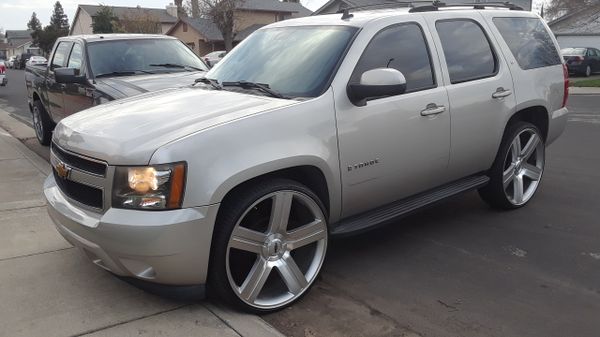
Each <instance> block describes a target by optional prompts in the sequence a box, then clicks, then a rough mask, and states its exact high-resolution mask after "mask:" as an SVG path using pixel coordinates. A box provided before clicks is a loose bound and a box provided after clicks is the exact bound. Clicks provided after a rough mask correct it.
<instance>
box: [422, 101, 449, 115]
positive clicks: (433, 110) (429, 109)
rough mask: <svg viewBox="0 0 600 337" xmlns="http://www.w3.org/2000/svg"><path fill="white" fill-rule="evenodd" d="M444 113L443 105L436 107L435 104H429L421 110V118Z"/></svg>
mask: <svg viewBox="0 0 600 337" xmlns="http://www.w3.org/2000/svg"><path fill="white" fill-rule="evenodd" d="M444 111H446V107H445V106H443V105H437V104H435V103H429V104H427V106H426V107H425V110H421V116H432V115H438V114H441V113H442V112H444Z"/></svg>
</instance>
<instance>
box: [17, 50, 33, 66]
mask: <svg viewBox="0 0 600 337" xmlns="http://www.w3.org/2000/svg"><path fill="white" fill-rule="evenodd" d="M31 56H33V55H32V54H31V53H23V54H21V55H19V57H18V60H19V62H18V65H17V69H25V66H26V65H27V61H29V59H30V58H31Z"/></svg>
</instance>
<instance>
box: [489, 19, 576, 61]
mask: <svg viewBox="0 0 600 337" xmlns="http://www.w3.org/2000/svg"><path fill="white" fill-rule="evenodd" d="M493 20H494V24H495V25H496V27H497V28H498V30H499V31H500V34H501V35H502V37H503V38H504V41H506V44H508V47H509V48H510V51H511V52H512V54H513V56H514V57H515V59H517V62H518V63H519V66H520V67H521V68H522V69H525V70H526V69H533V68H539V67H546V66H551V65H555V64H560V63H561V58H560V55H559V54H558V51H557V50H556V48H555V47H554V42H553V41H552V38H551V37H550V34H548V31H547V30H546V27H544V24H543V23H542V22H541V21H540V20H539V19H535V18H494V19H493ZM578 49H579V48H578Z"/></svg>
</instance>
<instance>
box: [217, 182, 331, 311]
mask: <svg viewBox="0 0 600 337" xmlns="http://www.w3.org/2000/svg"><path fill="white" fill-rule="evenodd" d="M324 209H325V208H324V207H323V203H322V202H321V201H320V200H319V198H318V197H317V196H316V195H315V194H314V193H313V192H312V191H311V190H309V189H308V188H306V187H305V186H303V185H301V184H299V183H297V182H295V181H292V180H287V179H275V180H265V181H262V182H259V183H257V184H253V185H250V186H247V187H246V188H242V189H241V190H239V191H238V193H235V195H234V196H233V197H232V198H231V199H229V200H226V201H225V202H224V203H223V204H222V205H221V209H220V210H219V216H218V219H217V222H216V224H215V232H214V235H213V242H212V249H211V262H210V270H209V280H208V292H209V294H210V295H211V296H215V297H217V298H219V299H224V300H226V301H227V302H229V303H231V304H233V305H235V306H237V307H239V308H241V309H243V310H245V311H248V312H252V313H267V312H272V311H276V310H279V309H282V308H284V307H286V306H288V305H290V304H292V303H293V302H295V301H297V300H299V299H300V298H301V297H302V296H303V295H304V294H305V293H306V292H307V291H308V289H309V288H310V287H311V286H312V284H313V283H314V281H315V280H316V278H317V276H318V274H319V271H320V270H321V266H322V265H323V261H324V260H325V255H326V253H327V242H328V232H327V219H326V217H325V215H324V214H325V212H324Z"/></svg>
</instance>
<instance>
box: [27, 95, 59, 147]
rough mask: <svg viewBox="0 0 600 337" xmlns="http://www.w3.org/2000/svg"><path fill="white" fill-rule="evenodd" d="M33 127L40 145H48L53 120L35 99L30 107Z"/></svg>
mask: <svg viewBox="0 0 600 337" xmlns="http://www.w3.org/2000/svg"><path fill="white" fill-rule="evenodd" d="M32 117H33V129H34V130H35V137H36V138H37V140H38V141H39V142H40V144H42V145H50V141H51V140H52V131H53V130H54V126H55V124H54V122H52V120H51V119H50V116H48V113H47V112H46V109H44V106H43V105H42V102H40V101H39V100H36V101H34V102H33V107H32Z"/></svg>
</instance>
